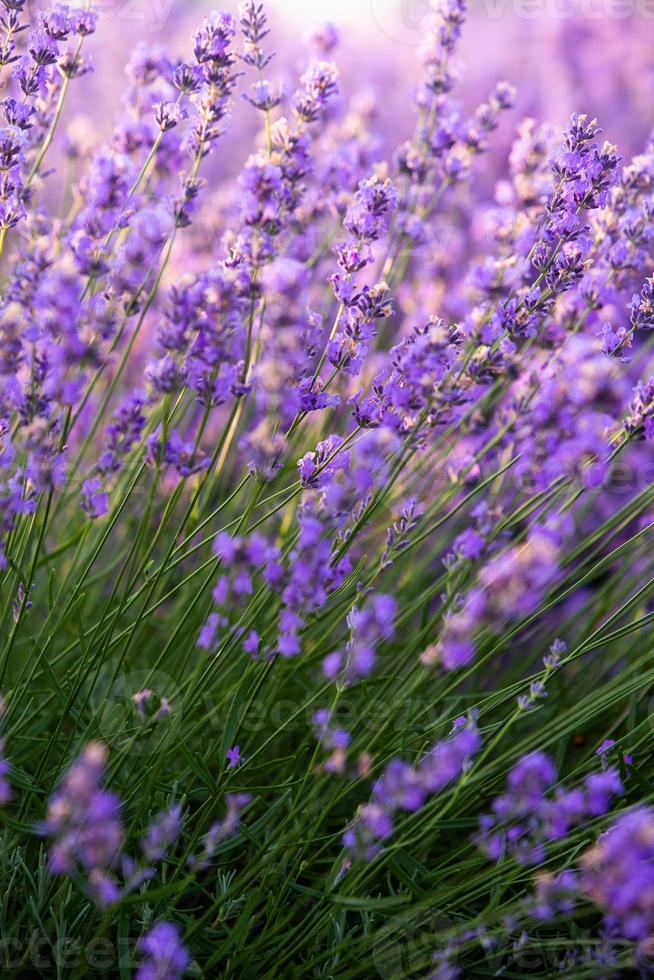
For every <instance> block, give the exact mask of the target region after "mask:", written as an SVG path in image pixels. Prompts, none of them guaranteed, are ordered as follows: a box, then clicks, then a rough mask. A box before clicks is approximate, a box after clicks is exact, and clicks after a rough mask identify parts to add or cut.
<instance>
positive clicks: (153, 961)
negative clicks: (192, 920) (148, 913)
mask: <svg viewBox="0 0 654 980" xmlns="http://www.w3.org/2000/svg"><path fill="white" fill-rule="evenodd" d="M138 948H139V951H140V952H141V953H143V955H144V960H143V962H142V963H141V964H140V965H139V967H138V969H137V971H136V974H135V980H179V978H180V977H182V976H183V975H184V973H185V972H186V969H187V967H188V966H189V964H190V962H191V958H190V956H189V954H188V950H187V949H186V947H185V945H184V943H183V942H182V939H181V934H180V930H179V927H178V926H176V925H174V924H173V923H170V922H157V924H156V925H154V926H153V927H152V929H151V930H150V932H148V933H147V934H146V935H145V936H143V937H142V938H141V939H139V942H138Z"/></svg>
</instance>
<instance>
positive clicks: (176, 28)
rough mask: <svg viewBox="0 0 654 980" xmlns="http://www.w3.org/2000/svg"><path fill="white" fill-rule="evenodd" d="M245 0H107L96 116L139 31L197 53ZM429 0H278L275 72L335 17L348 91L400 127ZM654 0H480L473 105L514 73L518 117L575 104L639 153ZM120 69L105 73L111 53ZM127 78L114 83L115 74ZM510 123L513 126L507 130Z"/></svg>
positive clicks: (103, 118)
mask: <svg viewBox="0 0 654 980" xmlns="http://www.w3.org/2000/svg"><path fill="white" fill-rule="evenodd" d="M236 5H237V4H236V0H222V2H220V0H219V2H218V3H211V2H210V0H99V3H98V4H97V6H98V9H99V11H100V15H101V17H100V19H101V23H100V30H99V31H98V34H97V36H96V38H95V39H94V54H95V59H96V62H98V63H102V64H101V65H100V64H99V67H102V69H103V70H102V71H99V72H98V75H97V77H98V78H101V79H102V90H101V91H98V90H97V89H96V88H93V86H92V83H90V84H89V87H88V91H89V98H88V109H89V115H90V116H91V117H92V120H93V124H94V126H100V127H102V126H103V125H109V124H110V122H111V118H110V113H111V112H112V101H113V103H114V106H115V104H116V100H117V98H118V96H119V92H120V86H121V74H122V69H123V66H124V64H125V62H126V60H127V58H128V56H129V52H130V48H131V47H132V46H133V44H135V43H136V42H137V41H139V40H140V41H142V40H146V41H148V42H149V43H152V44H165V45H166V46H167V47H168V48H169V49H170V50H171V52H176V51H179V52H180V54H181V53H184V52H185V51H186V52H188V48H189V41H190V37H191V35H192V32H193V30H194V28H195V27H196V26H197V23H198V20H199V19H200V18H201V17H202V16H204V15H205V14H206V13H207V12H208V11H209V10H211V9H213V8H214V7H216V6H218V7H220V9H231V10H234V11H235V9H236ZM428 8H429V0H268V2H267V3H266V9H267V10H268V12H269V15H270V21H271V26H272V27H273V29H274V33H273V37H274V39H275V44H276V47H277V49H278V52H279V57H278V59H277V61H276V63H275V65H274V67H273V68H271V71H270V75H271V76H273V77H274V76H275V75H276V76H277V78H278V79H279V80H280V81H281V82H282V83H283V82H286V83H287V84H288V86H289V87H292V85H293V76H294V75H295V74H296V71H297V69H298V68H299V67H301V66H302V63H303V59H306V53H304V54H303V51H304V52H306V46H305V44H304V42H305V40H306V36H307V34H309V33H310V32H311V31H312V29H314V28H316V27H317V26H318V25H319V24H321V23H322V22H325V21H330V22H332V23H333V24H334V25H335V26H336V27H337V28H338V29H339V32H340V38H341V40H340V45H339V50H338V53H337V56H336V60H337V61H338V64H339V68H340V70H341V73H342V76H343V93H344V97H348V96H351V95H352V94H354V93H356V92H358V93H361V94H362V95H363V94H369V95H370V97H371V98H372V97H374V98H375V99H376V100H377V104H378V111H379V112H380V113H381V114H384V115H385V116H389V115H390V116H392V118H393V122H394V127H389V126H388V120H386V125H385V126H383V127H380V128H381V129H383V130H384V131H385V132H388V131H389V129H392V128H395V129H396V130H397V136H398V137H401V135H402V131H403V129H404V128H408V127H409V126H410V125H411V119H410V113H408V112H407V103H406V93H407V90H408V89H410V88H411V87H412V85H413V84H414V83H415V81H416V79H417V77H418V72H419V66H418V63H417V57H416V54H417V49H418V46H419V44H420V41H421V40H422V38H423V36H424V31H425V18H426V17H427V14H428ZM653 50H654V0H473V2H472V3H470V5H469V19H468V24H467V27H466V30H465V32H464V37H463V43H462V45H461V48H460V60H461V63H462V65H464V66H465V68H464V69H462V84H461V87H460V89H459V94H460V96H461V97H462V99H463V100H464V102H465V103H469V105H470V106H473V105H474V104H476V103H477V102H479V101H480V99H482V98H483V97H484V96H485V94H486V93H487V91H488V88H489V87H490V85H492V84H493V83H494V82H495V81H497V80H498V79H500V78H506V79H507V80H509V81H511V82H513V84H515V85H516V86H517V87H518V92H519V100H518V105H517V106H516V110H515V112H514V113H513V121H514V123H515V121H516V120H517V119H519V118H520V117H521V116H523V115H525V114H533V115H535V116H537V117H538V118H540V119H543V118H546V119H549V120H551V122H552V123H553V124H554V125H556V126H562V125H563V123H564V121H565V119H566V117H567V116H568V115H569V113H570V112H571V111H579V112H588V113H590V114H591V115H595V116H598V117H599V119H600V121H601V123H602V125H603V127H604V130H605V134H606V136H607V138H609V139H611V140H612V141H613V142H616V143H618V144H619V145H620V147H621V148H622V149H623V151H624V152H625V154H631V153H634V152H638V150H639V149H640V148H641V147H642V145H643V142H644V141H645V140H646V139H647V137H648V135H649V133H650V130H651V128H652V126H653V125H654V100H653V99H652V92H653V91H654V85H653V82H654V58H653V57H652V51H653ZM107 62H108V63H109V66H110V68H111V70H110V71H109V73H107V71H105V70H104V69H105V67H106V66H107V65H106V63H107ZM108 77H112V78H114V79H115V81H116V87H115V90H114V91H108V90H107V86H106V79H107V78H108ZM509 137H510V133H509V134H508V135H507V134H505V137H504V138H505V139H507V140H508V138H509Z"/></svg>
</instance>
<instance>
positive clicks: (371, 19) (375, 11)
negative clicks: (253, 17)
mask: <svg viewBox="0 0 654 980" xmlns="http://www.w3.org/2000/svg"><path fill="white" fill-rule="evenodd" d="M267 6H268V7H269V8H270V9H271V10H272V9H274V10H275V11H276V12H278V13H279V14H280V15H283V16H284V17H285V18H286V19H287V20H292V21H294V22H295V23H297V24H298V27H299V26H302V27H306V26H309V25H313V24H316V23H320V22H321V21H332V22H333V23H334V24H336V25H337V26H338V27H345V26H347V25H348V24H351V25H353V26H356V27H358V28H364V29H365V28H370V29H371V30H374V31H379V30H382V31H383V32H384V33H386V34H389V35H390V36H391V39H392V40H397V41H402V40H409V39H411V40H413V41H415V35H416V32H419V31H420V25H421V22H422V21H423V19H424V17H425V14H426V13H427V10H428V8H429V2H428V0H267Z"/></svg>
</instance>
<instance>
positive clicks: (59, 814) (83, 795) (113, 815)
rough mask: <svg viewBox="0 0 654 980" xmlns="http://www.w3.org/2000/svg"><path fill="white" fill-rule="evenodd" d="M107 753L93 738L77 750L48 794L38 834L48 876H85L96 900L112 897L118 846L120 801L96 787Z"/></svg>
mask: <svg viewBox="0 0 654 980" xmlns="http://www.w3.org/2000/svg"><path fill="white" fill-rule="evenodd" d="M106 760H107V751H106V749H105V747H104V746H103V745H101V744H99V743H97V742H91V743H90V744H89V745H87V746H86V748H85V749H84V750H83V752H82V753H81V755H80V756H79V758H78V759H77V760H76V761H75V762H74V763H73V765H72V766H71V767H70V769H69V770H68V772H67V773H66V775H65V776H64V778H63V780H62V782H61V784H60V786H59V788H58V789H57V791H56V793H55V794H54V795H53V796H52V797H51V798H50V801H49V803H48V812H47V816H46V819H45V821H44V823H43V824H42V826H41V833H43V834H44V835H45V836H46V837H49V838H50V839H51V842H52V843H51V848H50V854H49V864H50V870H51V871H52V872H53V874H68V875H70V874H72V873H74V872H76V871H78V870H80V871H83V872H85V873H86V875H87V879H88V882H89V886H90V888H91V891H92V893H93V894H94V896H95V898H96V900H97V901H98V902H99V903H100V904H102V905H104V904H108V903H110V902H112V901H115V900H116V899H117V898H118V895H119V891H118V887H117V885H116V884H115V881H114V879H113V875H112V871H113V869H114V867H115V866H116V864H117V862H118V860H119V857H120V853H121V848H122V842H123V827H122V821H121V803H120V800H119V799H118V797H117V796H115V795H114V794H113V793H110V792H108V791H107V790H105V789H104V788H103V787H102V780H103V776H104V770H105V764H106Z"/></svg>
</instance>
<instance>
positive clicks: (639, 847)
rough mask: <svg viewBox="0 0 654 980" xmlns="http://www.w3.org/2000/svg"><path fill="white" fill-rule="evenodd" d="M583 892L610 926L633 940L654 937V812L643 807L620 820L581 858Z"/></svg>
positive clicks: (621, 817) (581, 888) (580, 883)
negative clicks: (597, 907)
mask: <svg viewBox="0 0 654 980" xmlns="http://www.w3.org/2000/svg"><path fill="white" fill-rule="evenodd" d="M579 889H580V891H581V893H582V894H583V895H586V896H588V897H590V898H592V899H593V901H594V902H596V903H597V904H598V905H599V906H600V907H601V908H602V909H603V911H604V915H605V921H606V926H607V927H608V928H609V929H610V930H615V931H617V933H618V934H619V935H622V936H626V937H627V938H628V939H634V940H640V939H645V938H647V937H648V936H651V935H652V929H653V928H654V906H653V904H652V900H651V896H652V890H653V889H654V813H653V812H652V810H650V809H649V808H647V807H638V808H636V809H634V810H632V811H630V812H628V813H625V814H623V815H622V816H620V817H619V818H618V819H617V820H616V821H615V822H614V823H613V824H612V825H611V827H609V829H608V830H607V831H606V832H605V833H604V834H602V835H601V836H600V837H599V838H598V840H597V842H596V844H595V846H594V847H593V848H592V849H591V850H590V851H587V852H586V853H585V854H584V856H583V859H582V871H581V877H580V881H579Z"/></svg>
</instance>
